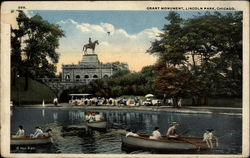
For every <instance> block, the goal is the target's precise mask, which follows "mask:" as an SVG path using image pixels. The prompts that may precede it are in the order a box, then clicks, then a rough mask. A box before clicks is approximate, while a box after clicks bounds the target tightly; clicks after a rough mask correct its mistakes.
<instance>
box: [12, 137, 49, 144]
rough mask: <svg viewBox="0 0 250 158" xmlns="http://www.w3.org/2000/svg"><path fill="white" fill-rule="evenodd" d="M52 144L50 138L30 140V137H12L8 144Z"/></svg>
mask: <svg viewBox="0 0 250 158" xmlns="http://www.w3.org/2000/svg"><path fill="white" fill-rule="evenodd" d="M50 143H52V138H51V137H41V138H31V137H30V136H25V137H12V138H11V140H10V144H11V145H12V146H17V145H44V144H50Z"/></svg>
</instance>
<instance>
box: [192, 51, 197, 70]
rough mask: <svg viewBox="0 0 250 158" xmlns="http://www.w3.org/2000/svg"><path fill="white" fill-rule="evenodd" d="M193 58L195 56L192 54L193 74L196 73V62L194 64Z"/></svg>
mask: <svg viewBox="0 0 250 158" xmlns="http://www.w3.org/2000/svg"><path fill="white" fill-rule="evenodd" d="M194 57H195V55H194V53H192V61H193V68H194V72H195V73H197V68H196V62H195V59H194Z"/></svg>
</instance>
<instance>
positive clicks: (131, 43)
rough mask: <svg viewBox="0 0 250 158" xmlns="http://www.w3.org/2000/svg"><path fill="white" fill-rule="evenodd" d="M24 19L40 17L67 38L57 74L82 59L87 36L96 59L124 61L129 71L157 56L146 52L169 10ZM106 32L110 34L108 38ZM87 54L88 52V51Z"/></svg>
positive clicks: (190, 14)
mask: <svg viewBox="0 0 250 158" xmlns="http://www.w3.org/2000/svg"><path fill="white" fill-rule="evenodd" d="M25 13H26V14H27V16H29V17H31V16H33V15H35V14H37V13H38V14H39V15H41V16H42V18H43V19H44V20H47V21H48V22H49V23H55V24H58V25H59V26H60V27H61V29H63V30H64V32H65V35H66V37H63V38H61V39H60V41H59V43H60V46H59V49H58V50H57V52H59V54H60V59H59V63H58V64H57V71H58V72H61V65H62V64H72V63H73V64H78V62H79V61H80V60H81V59H82V55H83V52H82V47H83V45H84V44H87V43H88V39H89V37H90V38H91V39H92V41H94V40H98V41H99V45H97V47H96V51H95V53H96V54H98V57H99V60H100V61H101V62H103V63H106V62H115V61H120V62H125V63H127V64H128V65H129V69H130V70H132V71H140V70H141V68H142V67H144V66H147V65H152V64H154V63H155V61H156V57H155V56H153V55H149V54H147V53H145V52H146V50H147V49H148V48H149V47H150V46H151V44H150V42H153V41H154V40H155V39H156V38H157V35H159V33H161V31H162V30H161V29H162V28H163V27H164V24H168V21H167V20H166V19H165V17H166V16H167V15H168V13H169V12H168V11H80V10H75V11H72V10H70V11H60V10H56V11H51V10H49V11H48V10H46V11H45V10H35V11H34V10H33V11H26V12H25ZM178 13H179V14H180V15H181V17H183V18H190V17H193V16H195V15H197V14H198V12H194V11H180V12H178ZM107 32H110V35H108V33H107ZM89 52H91V51H90V50H89Z"/></svg>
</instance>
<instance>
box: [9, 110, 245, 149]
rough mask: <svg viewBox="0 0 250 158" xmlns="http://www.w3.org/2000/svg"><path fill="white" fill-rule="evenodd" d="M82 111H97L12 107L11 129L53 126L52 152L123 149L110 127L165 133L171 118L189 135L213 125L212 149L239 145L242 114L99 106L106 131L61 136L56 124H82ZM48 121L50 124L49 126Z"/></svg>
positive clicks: (235, 147) (200, 133) (201, 133)
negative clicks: (54, 146)
mask: <svg viewBox="0 0 250 158" xmlns="http://www.w3.org/2000/svg"><path fill="white" fill-rule="evenodd" d="M45 110H46V111H45ZM85 112H97V110H91V111H90V110H79V109H35V108H29V109H28V108H25V109H22V108H14V109H13V115H12V117H11V132H15V130H16V128H17V127H18V125H23V126H24V128H25V131H26V134H27V135H28V134H29V133H31V132H32V130H33V129H34V127H35V126H41V127H42V128H43V129H44V130H45V129H47V128H52V130H53V133H54V132H55V131H56V130H57V131H56V133H57V134H56V135H55V136H54V137H56V142H57V148H58V150H55V151H54V152H61V153H123V152H122V151H121V149H120V147H121V138H120V135H119V134H117V133H114V132H112V131H111V128H113V129H127V128H130V129H133V130H136V131H137V132H138V133H148V134H150V133H152V130H153V129H154V127H155V126H158V127H160V131H161V133H162V134H165V133H166V131H167V128H168V127H169V126H170V124H171V122H173V121H177V122H179V123H180V124H181V125H180V126H179V128H178V129H177V132H179V133H180V132H181V131H185V130H187V129H190V132H189V133H187V135H189V136H202V135H203V133H204V130H205V129H207V128H213V129H214V130H215V132H216V135H217V136H218V137H219V141H220V144H219V145H220V148H219V149H218V150H214V151H213V153H225V154H226V153H240V152H241V149H242V148H241V146H242V142H241V137H242V132H241V129H242V125H241V124H242V118H241V116H228V115H211V114H182V113H168V112H146V111H130V110H126V111H125V110H124V111H115V110H99V112H101V114H102V115H103V117H104V119H105V120H106V121H107V122H108V127H109V130H108V132H107V133H98V132H95V133H94V134H93V136H85V137H77V136H68V137H62V136H61V134H62V133H61V130H60V128H59V127H62V126H67V125H80V124H83V123H84V119H83V118H84V116H85ZM45 115H46V117H45ZM50 124H53V126H51V127H50ZM222 124H223V125H222ZM227 133H229V134H227ZM210 152H211V151H210Z"/></svg>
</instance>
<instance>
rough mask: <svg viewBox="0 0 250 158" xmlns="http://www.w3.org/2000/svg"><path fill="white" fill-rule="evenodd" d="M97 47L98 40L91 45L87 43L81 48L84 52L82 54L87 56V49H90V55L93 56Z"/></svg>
mask: <svg viewBox="0 0 250 158" xmlns="http://www.w3.org/2000/svg"><path fill="white" fill-rule="evenodd" d="M96 44H97V45H98V44H99V42H98V40H96V41H94V42H92V43H88V44H85V45H84V46H83V48H82V51H84V54H87V49H92V53H93V54H94V51H95V45H96Z"/></svg>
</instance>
